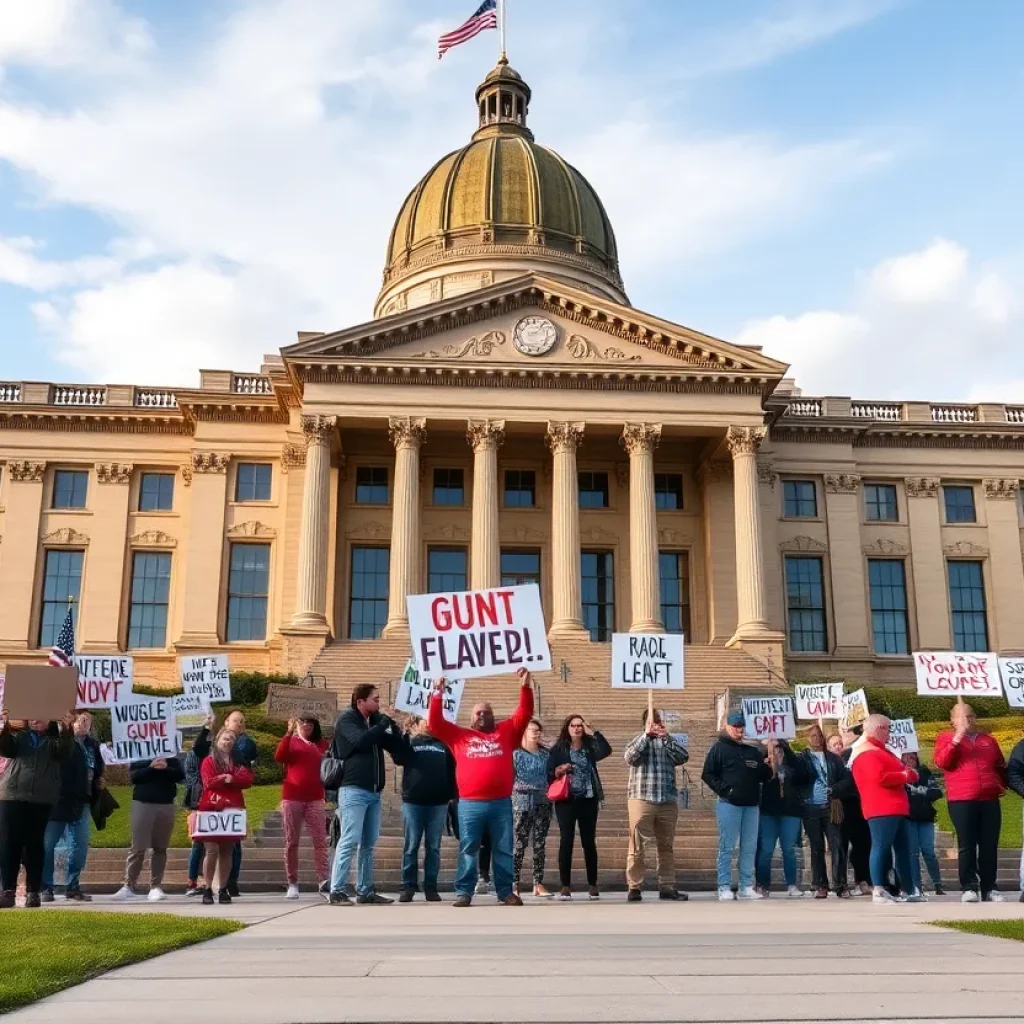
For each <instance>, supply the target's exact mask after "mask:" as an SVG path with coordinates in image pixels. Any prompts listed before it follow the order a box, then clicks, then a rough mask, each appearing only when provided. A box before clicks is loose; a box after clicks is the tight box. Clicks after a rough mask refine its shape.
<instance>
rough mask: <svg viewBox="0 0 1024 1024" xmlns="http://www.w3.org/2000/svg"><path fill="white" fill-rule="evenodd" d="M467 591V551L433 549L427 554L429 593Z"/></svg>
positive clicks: (459, 549) (461, 549)
mask: <svg viewBox="0 0 1024 1024" xmlns="http://www.w3.org/2000/svg"><path fill="white" fill-rule="evenodd" d="M465 589H467V588H466V549H465V548H431V549H430V550H429V551H428V552H427V593H428V594H436V593H438V592H439V591H442V590H465Z"/></svg>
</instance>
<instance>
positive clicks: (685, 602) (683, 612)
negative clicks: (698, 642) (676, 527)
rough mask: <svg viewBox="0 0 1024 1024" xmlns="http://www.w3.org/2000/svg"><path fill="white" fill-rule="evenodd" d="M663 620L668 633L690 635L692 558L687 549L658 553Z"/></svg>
mask: <svg viewBox="0 0 1024 1024" xmlns="http://www.w3.org/2000/svg"><path fill="white" fill-rule="evenodd" d="M658 576H659V578H660V584H661V621H662V622H664V623H665V632H666V633H682V634H683V635H684V636H686V637H689V635H690V559H689V556H688V555H687V553H686V552H685V551H662V552H660V553H659V554H658Z"/></svg>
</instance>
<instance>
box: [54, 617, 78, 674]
mask: <svg viewBox="0 0 1024 1024" xmlns="http://www.w3.org/2000/svg"><path fill="white" fill-rule="evenodd" d="M74 657H75V619H74V616H73V615H72V614H71V609H70V608H69V609H68V613H67V615H66V616H65V618H64V625H63V626H61V627H60V634H59V635H58V637H57V642H56V644H54V645H53V647H51V648H50V657H49V658H48V659H47V661H48V662H49V663H50V664H51V665H52V666H53V667H54V668H68V667H69V666H70V665H71V662H72V659H73V658H74Z"/></svg>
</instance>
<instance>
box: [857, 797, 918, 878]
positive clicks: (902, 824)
mask: <svg viewBox="0 0 1024 1024" xmlns="http://www.w3.org/2000/svg"><path fill="white" fill-rule="evenodd" d="M868 828H869V829H871V884H872V885H873V886H875V888H879V887H881V886H884V885H885V883H886V876H887V875H888V873H889V865H890V864H891V863H892V854H893V853H895V854H896V873H897V874H898V875H899V876H900V879H901V881H903V887H904V890H906V887H907V886H910V887H911V888H913V885H914V882H913V878H914V868H913V865H912V864H911V863H910V819H909V818H905V817H903V815H901V814H884V815H882V816H881V817H880V818H868ZM905 880H908V881H905Z"/></svg>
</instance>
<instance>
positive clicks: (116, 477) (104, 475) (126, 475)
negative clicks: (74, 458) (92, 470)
mask: <svg viewBox="0 0 1024 1024" xmlns="http://www.w3.org/2000/svg"><path fill="white" fill-rule="evenodd" d="M134 468H135V467H134V466H133V465H132V463H130V462H97V463H96V479H97V481H98V482H99V483H101V484H126V483H128V482H129V481H130V480H131V478H132V470H133V469H134Z"/></svg>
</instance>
